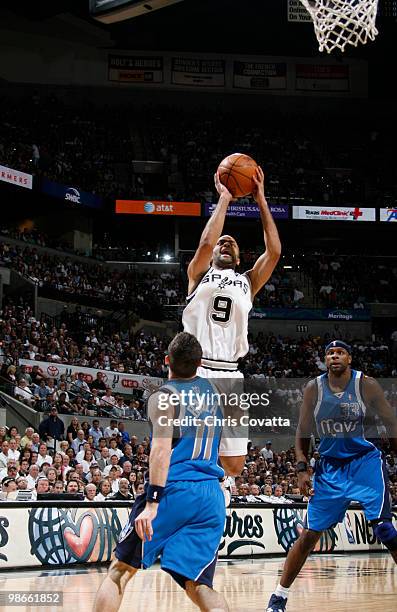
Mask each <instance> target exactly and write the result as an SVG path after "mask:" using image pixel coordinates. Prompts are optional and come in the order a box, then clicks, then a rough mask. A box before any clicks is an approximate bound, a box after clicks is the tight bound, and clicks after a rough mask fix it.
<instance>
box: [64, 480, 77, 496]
mask: <svg viewBox="0 0 397 612" xmlns="http://www.w3.org/2000/svg"><path fill="white" fill-rule="evenodd" d="M79 492H80V483H79V481H78V480H69V482H68V484H67V485H66V493H75V494H78V493H79Z"/></svg>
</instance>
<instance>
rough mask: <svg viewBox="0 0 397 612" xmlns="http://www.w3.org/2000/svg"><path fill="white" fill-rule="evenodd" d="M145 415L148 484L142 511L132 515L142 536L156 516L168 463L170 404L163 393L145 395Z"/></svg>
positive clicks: (149, 536)
mask: <svg viewBox="0 0 397 612" xmlns="http://www.w3.org/2000/svg"><path fill="white" fill-rule="evenodd" d="M148 416H149V419H150V421H151V423H152V427H153V431H152V444H151V450H150V459H149V487H148V490H147V496H146V506H145V509H144V511H143V512H142V513H141V514H140V515H139V516H138V517H137V518H136V519H135V529H136V532H137V534H138V536H139V537H140V538H141V539H142V540H145V539H148V540H151V539H152V535H153V527H152V522H153V521H154V519H155V518H156V516H157V510H158V505H159V502H160V500H161V498H162V496H163V494H164V489H165V485H166V482H167V477H168V470H169V467H170V459H171V447H172V434H173V425H172V419H173V418H174V407H173V406H172V405H171V403H170V402H169V396H167V394H166V393H164V392H161V391H158V392H157V393H153V394H152V395H151V396H150V397H149V401H148Z"/></svg>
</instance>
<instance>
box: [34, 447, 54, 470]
mask: <svg viewBox="0 0 397 612" xmlns="http://www.w3.org/2000/svg"><path fill="white" fill-rule="evenodd" d="M43 463H48V464H49V465H51V463H52V457H51V455H49V454H48V453H47V444H46V443H45V442H42V443H41V444H39V454H38V457H37V465H38V466H39V467H41V466H42V465H43Z"/></svg>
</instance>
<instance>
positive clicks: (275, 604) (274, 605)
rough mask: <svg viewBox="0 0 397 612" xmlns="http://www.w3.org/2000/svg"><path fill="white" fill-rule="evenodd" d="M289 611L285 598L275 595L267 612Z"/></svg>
mask: <svg viewBox="0 0 397 612" xmlns="http://www.w3.org/2000/svg"><path fill="white" fill-rule="evenodd" d="M286 609H287V600H286V599H285V597H278V596H277V595H275V594H274V593H273V595H272V596H271V598H270V601H269V603H268V605H267V608H266V612H284V611H285V610H286Z"/></svg>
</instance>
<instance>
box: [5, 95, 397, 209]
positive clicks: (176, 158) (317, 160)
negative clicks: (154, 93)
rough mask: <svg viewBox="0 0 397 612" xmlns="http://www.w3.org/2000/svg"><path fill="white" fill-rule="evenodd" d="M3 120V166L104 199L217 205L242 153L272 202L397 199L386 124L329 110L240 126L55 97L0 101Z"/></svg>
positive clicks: (258, 114)
mask: <svg viewBox="0 0 397 612" xmlns="http://www.w3.org/2000/svg"><path fill="white" fill-rule="evenodd" d="M69 99H70V98H69ZM269 104H270V103H269ZM358 110H359V109H357V112H358ZM0 112H1V116H2V118H3V121H2V125H1V126H0V163H1V164H2V165H5V166H9V167H11V168H16V169H18V170H22V171H26V172H29V173H33V174H37V175H38V176H40V177H45V178H49V179H50V180H53V181H57V182H61V183H66V184H72V185H74V186H75V187H77V188H80V189H84V190H86V191H91V192H94V193H97V194H100V195H102V196H105V197H106V196H110V197H113V198H115V197H124V196H125V197H136V198H138V199H142V198H150V199H171V200H172V199H174V200H181V199H187V200H189V201H191V200H192V199H197V198H199V199H203V200H206V201H213V199H214V197H215V194H214V193H213V187H212V185H211V184H210V183H211V182H210V181H209V177H212V175H213V173H214V169H215V168H216V167H217V165H218V164H219V162H220V161H221V160H222V159H223V158H224V157H225V156H226V155H228V154H230V153H231V152H232V151H236V150H238V151H241V152H242V153H247V154H251V155H252V156H253V157H255V159H257V160H258V161H259V162H262V163H263V164H264V167H265V169H266V173H267V180H266V184H267V193H268V196H269V197H270V198H272V199H273V200H274V201H278V200H288V201H293V200H294V199H298V200H299V199H304V200H305V201H306V202H310V201H314V202H316V203H318V202H325V203H327V202H332V203H334V204H340V203H355V202H359V203H360V204H363V203H365V202H366V201H371V204H376V203H377V202H378V201H379V202H381V203H382V205H384V204H385V198H386V200H387V199H390V198H391V199H393V198H395V196H396V193H397V190H396V180H395V173H394V168H393V163H392V159H393V148H394V141H393V132H392V131H390V129H389V123H388V122H387V121H385V122H384V123H383V124H382V121H381V120H380V119H378V120H377V121H374V120H373V121H372V122H371V125H370V126H369V127H368V129H367V130H356V129H355V123H354V122H350V121H349V120H348V119H346V122H345V124H344V125H343V129H342V127H341V125H340V117H339V116H338V118H337V119H335V118H334V117H333V116H332V115H331V114H328V115H327V113H326V111H324V110H323V111H321V112H320V111H317V112H318V113H319V114H318V116H314V115H313V110H311V112H310V115H309V114H308V113H307V114H306V115H305V114H304V113H303V112H301V113H300V114H297V113H290V112H285V111H282V110H281V108H278V107H276V106H275V105H273V106H272V107H271V108H269V109H267V112H269V113H271V117H272V120H271V121H270V122H269V121H268V120H266V112H264V110H263V109H261V110H260V111H254V110H251V111H250V112H249V113H247V112H244V113H242V114H240V119H241V120H239V121H238V122H236V121H235V110H233V111H232V110H230V111H228V110H226V109H224V108H216V109H213V108H212V109H209V108H205V107H198V106H196V107H195V108H187V107H186V108H182V107H181V108H175V106H170V105H169V106H167V105H166V104H162V105H155V104H150V103H149V104H146V105H145V106H144V107H135V108H131V106H128V107H125V106H118V107H114V108H113V109H112V108H109V107H106V106H104V105H103V106H99V105H98V104H94V103H93V102H92V100H89V99H81V100H80V101H77V100H76V102H75V103H74V104H73V103H72V102H69V101H68V102H67V103H65V101H64V100H63V99H62V98H61V96H57V92H56V89H52V90H51V92H48V91H44V90H40V91H39V90H37V91H36V92H35V93H34V94H33V95H31V96H30V97H25V98H8V97H6V96H4V97H2V98H1V99H0ZM363 112H365V111H364V110H363ZM132 117H139V121H136V120H133V119H132ZM324 117H326V119H324ZM365 119H366V120H367V117H365ZM356 120H358V119H357V118H356ZM318 121H321V125H322V129H321V131H319V130H318V129H317V125H318ZM375 123H376V125H375ZM225 126H227V129H225ZM143 133H144V134H145V137H144V138H142V134H143ZM134 159H146V160H155V161H156V162H157V163H158V166H159V168H160V173H155V174H142V173H141V172H139V170H138V171H135V170H134V166H133V164H132V160H134Z"/></svg>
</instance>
